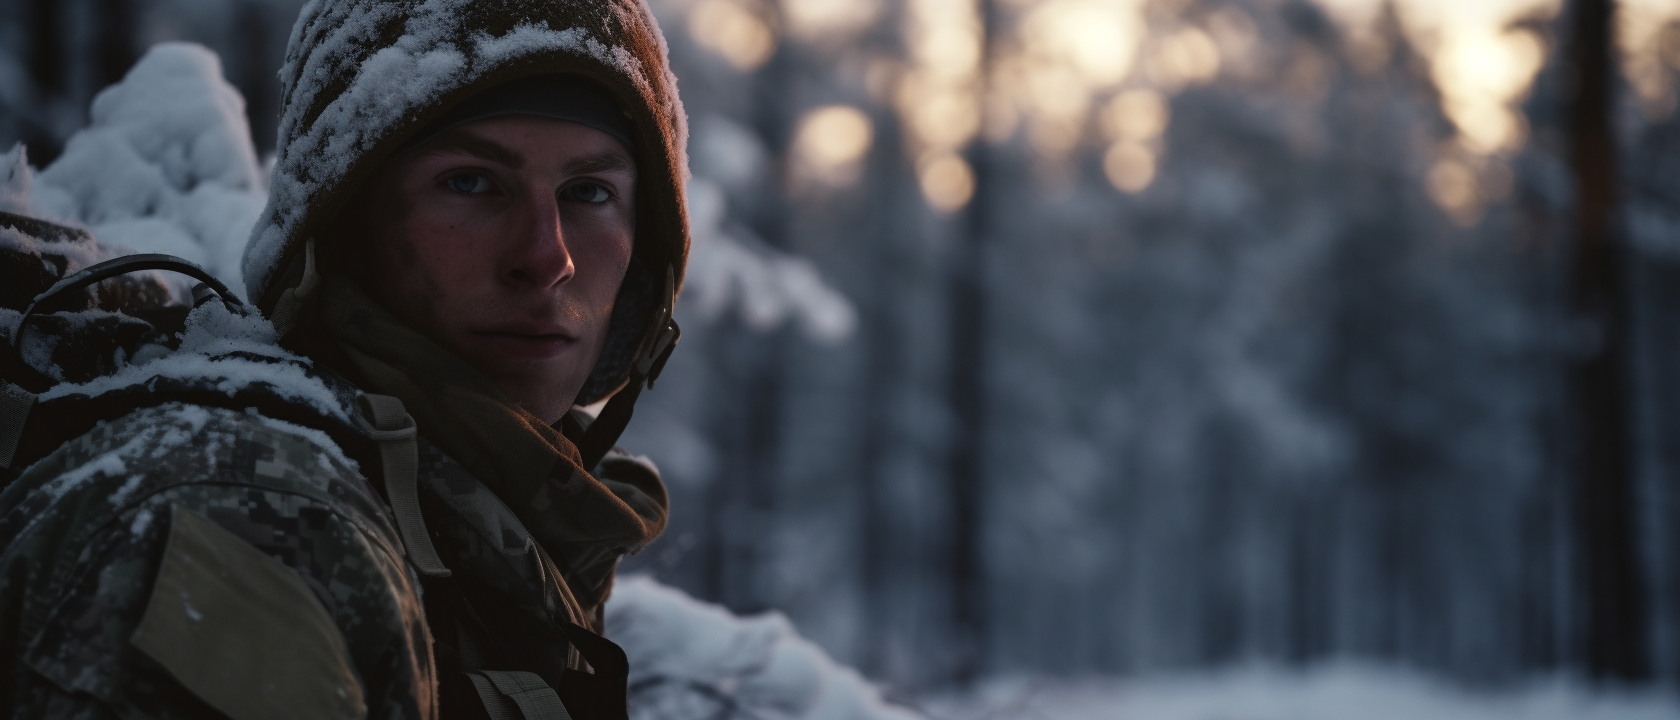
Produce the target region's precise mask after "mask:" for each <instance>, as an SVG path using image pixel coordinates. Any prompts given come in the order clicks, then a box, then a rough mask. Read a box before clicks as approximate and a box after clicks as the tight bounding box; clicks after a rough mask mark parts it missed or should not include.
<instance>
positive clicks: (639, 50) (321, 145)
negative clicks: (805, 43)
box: [243, 0, 688, 344]
mask: <svg viewBox="0 0 1680 720" xmlns="http://www.w3.org/2000/svg"><path fill="white" fill-rule="evenodd" d="M666 54H667V51H666V47H665V40H664V38H663V37H661V36H660V34H659V29H658V27H657V26H656V25H655V24H654V21H653V15H652V13H651V12H649V10H648V8H647V6H646V5H645V4H644V2H643V1H642V0H471V1H469V0H427V1H425V2H413V1H412V0H409V1H407V2H403V1H399V0H348V1H343V2H326V1H324V0H314V1H313V2H310V3H309V4H308V5H306V6H305V7H304V9H303V12H302V13H301V15H300V16H299V17H298V22H297V25H296V26H295V27H294V28H293V29H292V37H291V41H290V43H289V44H288V47H287V51H286V63H285V65H284V66H283V67H282V68H281V70H280V76H281V82H282V95H281V105H282V107H283V108H284V110H283V112H282V114H281V118H280V128H279V138H278V145H277V147H278V148H279V156H278V157H277V159H276V162H275V166H274V171H273V174H272V176H271V178H270V193H269V200H268V206H267V208H265V209H264V210H263V214H262V217H261V218H260V219H259V220H258V222H257V225H256V228H255V229H254V230H253V232H252V236H251V241H250V243H249V244H248V245H247V246H246V248H245V256H244V262H243V264H244V275H245V282H246V287H247V288H248V293H249V295H250V297H251V299H252V301H253V302H255V303H257V305H258V306H259V307H261V308H262V309H263V311H264V312H265V313H270V314H272V313H274V312H275V311H276V306H277V304H280V302H281V298H282V295H283V294H284V293H285V292H286V290H288V289H292V288H297V287H298V286H299V284H300V283H304V282H305V277H304V276H305V258H304V253H303V244H304V242H305V241H306V240H308V239H310V238H317V237H320V236H321V233H320V230H321V228H322V227H323V226H324V225H325V224H326V223H329V222H331V221H332V219H333V217H334V216H335V215H336V214H337V212H338V210H339V208H341V207H342V206H343V204H344V203H345V202H346V201H347V200H348V199H349V196H350V195H352V194H354V192H355V191H356V189H357V187H358V186H359V185H360V184H361V183H362V182H363V180H364V179H365V178H367V177H368V176H370V175H371V174H372V173H373V172H374V171H375V170H376V169H377V168H378V166H379V165H380V163H381V162H382V161H383V160H384V159H385V158H386V157H387V156H389V155H390V154H391V153H392V152H393V151H394V150H395V149H396V148H397V147H399V146H400V145H401V144H402V142H403V141H404V140H405V139H406V138H407V137H408V136H410V135H412V134H413V133H414V132H416V131H417V130H419V129H420V128H422V127H424V126H425V125H427V124H428V123H430V122H431V121H432V120H433V119H435V118H437V117H439V116H440V115H442V114H443V113H444V112H445V111H447V110H448V109H449V108H451V107H452V106H453V105H455V104H456V103H458V102H459V101H461V100H462V99H464V98H467V97H469V96H471V95H473V94H475V93H477V92H479V91H481V90H484V89H487V88H489V87H493V86H495V85H498V84H501V83H503V82H507V81H509V80H514V79H517V78H520V77H526V76H530V75H538V74H551V73H561V72H572V73H579V74H583V75H586V76H589V77H592V78H594V79H595V80H597V81H599V82H600V83H601V84H602V85H604V86H606V87H607V89H608V90H610V91H611V92H612V93H613V94H614V96H615V97H616V98H617V100H618V101H619V104H620V106H621V107H623V108H625V110H626V112H627V114H629V115H630V119H631V121H632V124H633V125H634V127H635V129H636V134H637V141H638V142H637V148H636V154H637V164H638V166H639V167H638V170H639V172H638V177H637V198H636V200H637V236H636V251H635V252H636V257H637V259H638V260H639V261H640V263H641V265H642V266H643V267H644V268H646V272H649V273H653V274H655V275H656V276H658V277H659V278H660V281H661V282H662V281H663V276H664V274H665V273H664V269H665V267H667V266H669V267H671V268H672V269H673V270H674V271H675V274H676V279H677V281H678V283H679V284H680V282H681V279H682V272H683V266H684V261H685V260H686V258H687V254H688V224H687V218H686V211H685V207H684V199H683V181H684V180H685V179H686V177H687V159H686V156H685V146H686V144H687V127H686V120H685V118H684V115H683V109H682V105H681V102H680V100H678V98H677V88H676V78H675V76H673V75H672V74H671V71H670V66H669V63H668V62H667V59H666ZM644 284H645V283H631V282H626V284H625V285H626V288H632V287H640V286H642V285H644ZM301 291H302V289H300V290H299V292H301ZM620 297H621V300H622V299H624V296H623V294H622V293H621V296H620ZM287 302H291V301H290V300H288V301H287ZM634 304H637V305H641V304H645V303H634ZM635 321H636V322H640V323H643V324H645V323H646V320H645V319H641V318H637V319H635ZM631 324H635V322H632V323H631ZM619 325H620V323H619V322H618V320H617V319H616V318H615V320H614V328H613V330H612V331H611V332H612V334H614V335H621V334H623V333H622V332H621V328H620V327H619ZM635 330H636V331H637V333H638V338H639V333H640V332H641V328H639V327H638V328H635ZM609 344H611V341H610V340H609Z"/></svg>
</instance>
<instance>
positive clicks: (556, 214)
mask: <svg viewBox="0 0 1680 720" xmlns="http://www.w3.org/2000/svg"><path fill="white" fill-rule="evenodd" d="M522 204H523V205H525V206H526V212H524V213H520V214H521V215H522V216H523V218H522V219H521V222H520V223H519V224H520V226H521V227H519V228H518V229H516V230H514V233H513V234H514V235H515V237H514V238H511V239H513V240H514V242H513V243H512V245H513V246H512V248H510V249H511V251H512V252H511V253H510V254H509V255H508V256H507V257H506V264H505V265H504V268H503V272H502V275H503V279H504V280H505V281H506V282H508V283H510V284H513V285H519V286H530V287H535V288H550V287H554V286H555V285H559V284H561V283H563V282H566V281H567V280H570V279H571V278H572V276H573V275H576V274H577V265H576V264H575V263H574V262H573V261H572V253H571V249H570V248H568V247H566V236H565V222H564V219H563V218H562V217H561V216H560V205H559V202H558V200H557V199H556V198H555V197H554V195H553V194H552V193H531V194H529V195H527V196H526V197H525V199H524V201H523V202H522Z"/></svg>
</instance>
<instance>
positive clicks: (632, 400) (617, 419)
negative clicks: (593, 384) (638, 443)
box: [575, 265, 682, 470]
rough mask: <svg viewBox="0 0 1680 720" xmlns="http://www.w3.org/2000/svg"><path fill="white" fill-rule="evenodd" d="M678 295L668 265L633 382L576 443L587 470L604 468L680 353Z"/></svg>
mask: <svg viewBox="0 0 1680 720" xmlns="http://www.w3.org/2000/svg"><path fill="white" fill-rule="evenodd" d="M676 291H677V288H676V271H675V270H674V269H673V268H671V266H669V265H667V266H665V298H664V303H662V304H661V305H660V307H659V312H658V314H657V315H656V316H655V317H654V322H653V323H652V324H651V325H650V330H649V332H648V334H647V337H645V338H643V340H642V344H641V347H639V348H637V350H636V359H635V361H634V362H632V363H631V365H630V378H629V380H628V381H626V382H625V384H624V387H622V388H620V389H619V391H618V392H616V393H613V396H612V399H610V400H608V401H607V405H606V407H604V408H602V409H601V415H600V416H599V417H597V418H595V421H594V422H592V423H590V424H589V427H588V428H587V429H586V430H584V431H583V435H582V437H579V438H577V440H576V443H575V444H576V445H577V449H578V453H579V454H580V455H582V456H583V467H584V469H585V470H592V469H594V467H595V466H596V465H598V464H600V462H601V458H604V457H606V456H607V452H608V451H610V450H612V448H613V445H614V444H615V443H617V442H618V436H620V435H622V434H624V428H625V427H626V426H628V425H629V424H630V415H631V413H633V412H634V411H635V408H636V398H638V397H641V394H642V387H643V386H644V385H645V386H646V387H650V388H651V387H653V381H655V380H658V379H659V373H660V371H662V370H664V369H665V361H666V360H669V359H670V358H671V351H672V350H675V349H676V347H677V341H678V340H680V339H681V338H682V328H679V327H677V321H676V320H674V319H672V318H671V309H672V306H673V305H674V304H675V303H676Z"/></svg>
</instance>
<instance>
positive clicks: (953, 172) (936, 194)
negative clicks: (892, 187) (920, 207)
mask: <svg viewBox="0 0 1680 720" xmlns="http://www.w3.org/2000/svg"><path fill="white" fill-rule="evenodd" d="M918 165H919V167H918V168H917V173H916V174H917V177H918V179H919V180H920V181H921V186H922V197H924V198H926V199H927V203H928V205H929V206H931V207H933V209H935V210H938V211H939V212H942V213H952V212H956V211H958V210H961V209H962V208H963V206H965V205H967V204H968V201H969V200H970V199H971V198H973V197H974V170H973V169H972V168H970V167H969V166H968V161H967V160H964V159H963V158H962V156H961V155H958V154H956V153H952V152H944V153H934V154H932V155H930V156H928V157H926V158H924V159H923V160H922V162H920V163H918Z"/></svg>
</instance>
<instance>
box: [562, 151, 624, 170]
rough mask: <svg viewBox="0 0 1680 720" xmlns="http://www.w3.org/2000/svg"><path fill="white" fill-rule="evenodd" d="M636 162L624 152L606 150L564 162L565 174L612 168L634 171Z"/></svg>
mask: <svg viewBox="0 0 1680 720" xmlns="http://www.w3.org/2000/svg"><path fill="white" fill-rule="evenodd" d="M635 169H636V164H635V163H634V162H631V160H630V158H628V157H625V156H624V153H621V152H616V151H612V150H608V151H605V152H600V153H596V154H594V155H589V156H586V157H581V158H578V159H576V160H573V161H571V162H569V163H566V168H565V173H566V174H567V175H589V174H591V173H601V172H612V171H614V170H630V171H634V170H635Z"/></svg>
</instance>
